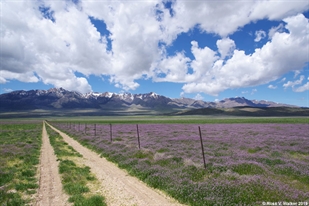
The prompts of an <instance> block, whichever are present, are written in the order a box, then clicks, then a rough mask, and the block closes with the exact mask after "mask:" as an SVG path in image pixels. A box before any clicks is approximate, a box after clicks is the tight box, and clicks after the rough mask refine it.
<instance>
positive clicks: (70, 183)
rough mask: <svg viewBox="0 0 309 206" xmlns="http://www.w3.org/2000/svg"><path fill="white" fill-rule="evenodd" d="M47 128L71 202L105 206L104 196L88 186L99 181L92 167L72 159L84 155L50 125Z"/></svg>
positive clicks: (64, 187)
mask: <svg viewBox="0 0 309 206" xmlns="http://www.w3.org/2000/svg"><path fill="white" fill-rule="evenodd" d="M46 129H47V132H48V134H49V139H50V143H51V145H52V146H53V148H54V151H55V154H56V156H57V158H58V160H59V161H60V163H59V173H60V174H61V178H62V184H63V189H64V191H65V192H66V193H67V194H68V195H70V198H69V202H72V203H74V205H75V206H79V205H80V206H105V205H106V203H105V200H104V197H103V196H100V195H97V194H95V195H94V194H92V192H91V191H90V189H89V187H88V186H87V184H88V183H91V182H95V181H97V179H96V178H95V176H94V175H93V174H92V173H91V172H90V168H89V167H87V166H78V165H76V163H75V162H74V161H73V160H71V159H70V158H72V157H77V158H78V157H82V155H80V154H79V153H78V152H77V151H75V150H74V149H73V148H72V147H71V146H69V145H68V144H67V143H66V142H64V140H63V138H62V137H61V136H60V135H59V134H58V133H56V132H55V131H54V130H52V129H51V128H50V127H47V128H46Z"/></svg>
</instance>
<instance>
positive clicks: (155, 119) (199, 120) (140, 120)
mask: <svg viewBox="0 0 309 206" xmlns="http://www.w3.org/2000/svg"><path fill="white" fill-rule="evenodd" d="M48 120H49V121H55V122H62V123H67V122H72V123H89V124H91V123H93V124H94V123H102V124H110V123H111V124H150V123H158V124H221V123H222V124H224V123H229V124H230V123H231V124H233V123H238V124H239V123H254V124H255V123H304V124H309V117H237V116H202V115H200V116H199V115H191V116H189V115H187V116H102V117H100V116H98V117H79V118H76V117H72V118H65V117H64V118H57V119H56V118H50V119H48Z"/></svg>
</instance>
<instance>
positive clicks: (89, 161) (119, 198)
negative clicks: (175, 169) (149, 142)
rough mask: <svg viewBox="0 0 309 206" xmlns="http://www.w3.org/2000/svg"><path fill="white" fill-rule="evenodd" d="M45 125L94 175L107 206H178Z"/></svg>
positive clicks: (174, 201) (112, 164) (162, 194)
mask: <svg viewBox="0 0 309 206" xmlns="http://www.w3.org/2000/svg"><path fill="white" fill-rule="evenodd" d="M47 124H48V123H47ZM48 125H49V124H48ZM49 126H50V127H51V128H52V129H53V130H55V131H56V132H58V133H59V134H60V135H61V136H62V137H63V139H64V141H65V142H67V143H68V144H69V145H70V146H72V147H73V148H74V149H75V150H76V151H77V152H79V153H80V154H82V155H83V157H84V162H83V164H85V165H87V166H89V167H90V168H91V172H93V173H94V174H95V175H96V177H97V178H98V180H99V182H100V183H101V185H102V186H101V189H100V190H101V192H102V195H103V196H104V197H105V199H106V203H107V205H110V206H120V205H125V206H126V205H141V206H145V205H149V206H150V205H152V206H176V205H181V204H179V203H178V202H176V200H174V199H172V198H170V197H168V196H167V195H165V194H164V193H163V192H161V191H158V190H155V189H152V188H150V187H149V186H147V185H146V184H145V183H143V182H142V181H140V180H138V179H137V178H135V177H132V176H130V175H129V174H128V173H127V172H126V171H125V170H122V169H120V168H118V167H117V166H116V165H115V164H114V163H111V162H109V161H107V160H106V159H105V158H104V157H103V158H101V157H100V156H99V155H98V154H97V153H95V152H93V151H91V150H89V149H88V148H86V147H84V146H82V145H81V144H80V143H78V142H77V141H75V140H74V139H72V138H71V137H69V136H68V135H66V134H65V133H63V132H61V131H60V130H58V129H56V128H54V127H53V126H51V125H49Z"/></svg>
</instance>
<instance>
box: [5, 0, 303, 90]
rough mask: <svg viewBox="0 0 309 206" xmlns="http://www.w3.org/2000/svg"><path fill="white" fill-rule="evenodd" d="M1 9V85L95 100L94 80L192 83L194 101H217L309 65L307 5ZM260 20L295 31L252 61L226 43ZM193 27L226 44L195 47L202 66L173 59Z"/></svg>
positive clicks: (179, 56)
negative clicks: (50, 88) (39, 86)
mask: <svg viewBox="0 0 309 206" xmlns="http://www.w3.org/2000/svg"><path fill="white" fill-rule="evenodd" d="M1 6H2V19H1V21H2V23H1V29H0V41H1V43H2V45H1V46H2V47H1V50H0V61H1V68H0V71H1V77H0V83H2V84H5V83H6V82H8V81H9V80H12V79H17V80H19V81H23V82H38V81H41V82H43V83H45V84H52V85H54V86H57V87H63V88H66V89H72V90H78V91H80V92H88V91H91V90H92V89H91V85H90V84H89V82H88V81H87V77H88V76H89V75H97V76H106V78H108V79H109V81H110V82H111V83H112V84H114V85H115V86H118V87H119V88H120V89H123V90H134V89H136V88H137V87H139V84H138V83H137V82H136V80H138V79H143V78H152V79H153V81H170V82H180V83H184V84H185V85H184V86H183V90H184V92H186V93H191V92H195V93H198V92H204V93H207V94H212V95H217V94H218V93H219V92H221V91H223V90H225V89H228V88H239V87H245V86H254V85H258V84H261V83H266V82H269V81H271V80H274V79H277V78H279V77H280V76H281V75H282V74H284V73H286V72H287V71H291V70H299V69H301V68H302V67H303V64H304V62H306V61H307V62H308V58H307V57H304V55H305V54H306V52H304V50H305V48H307V47H308V35H306V34H307V33H306V31H308V20H307V19H306V18H305V17H304V16H303V15H301V14H299V15H296V14H297V13H301V12H303V11H306V10H308V9H309V3H308V2H306V1H297V2H290V3H289V2H286V1H276V2H269V1H254V0H249V1H231V2H229V4H222V3H221V2H216V1H194V2H192V1H183V0H175V1H172V5H171V10H172V12H170V9H168V8H166V7H165V6H164V2H163V1H161V0H154V1H143V2H140V1H124V0H120V1H112V0H107V1H86V0H80V1H77V2H76V1H75V3H74V2H71V1H47V0H42V1H26V0H25V1H18V2H16V1H15V2H14V1H9V0H3V1H2V2H1ZM171 13H172V15H171ZM294 15H296V16H294ZM90 17H91V18H94V19H96V20H101V21H102V22H104V23H105V24H106V29H107V30H108V32H109V33H108V34H106V35H105V34H100V32H98V30H97V28H96V27H95V26H94V25H93V24H92V22H91V20H90ZM188 17H190V18H188ZM260 19H271V20H282V19H284V21H285V23H286V25H285V26H284V29H285V30H288V31H289V32H284V31H285V30H283V31H282V32H279V31H281V28H277V29H276V28H274V29H273V30H271V31H269V34H270V33H271V35H269V38H270V40H271V41H269V42H267V43H266V44H265V45H264V46H263V47H262V48H261V49H259V50H256V51H255V52H254V53H253V54H252V55H246V54H245V52H244V51H241V50H237V49H236V48H237V47H236V45H235V42H234V41H233V40H232V39H230V38H229V37H228V36H229V35H230V34H233V33H234V32H235V31H237V30H239V29H241V28H242V27H243V26H244V25H246V24H248V23H250V22H253V21H257V20H260ZM195 27H197V28H198V29H199V30H200V32H207V33H213V34H214V35H217V36H218V37H220V38H221V39H219V40H218V41H217V48H218V50H217V51H215V50H212V49H210V48H209V47H203V48H201V47H199V43H198V41H197V40H194V41H192V42H191V52H192V54H193V55H194V59H193V58H192V59H190V58H189V57H188V56H186V54H185V53H184V52H178V53H176V54H174V55H173V56H170V55H169V54H167V53H166V48H167V47H168V46H170V45H172V44H173V41H174V40H175V39H176V38H177V36H178V35H179V34H181V33H183V32H188V31H190V30H191V29H193V28H195ZM282 27H283V26H282ZM108 42H110V44H111V45H110V46H109V45H108V44H109V43H108ZM292 43H293V44H292ZM295 51H297V52H295ZM76 72H78V73H80V74H83V75H84V77H77V76H76Z"/></svg>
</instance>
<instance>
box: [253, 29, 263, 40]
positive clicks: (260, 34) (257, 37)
mask: <svg viewBox="0 0 309 206" xmlns="http://www.w3.org/2000/svg"><path fill="white" fill-rule="evenodd" d="M265 37H266V32H265V31H262V30H259V31H256V32H255V39H254V41H255V42H259V41H261V39H264V38H265Z"/></svg>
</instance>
